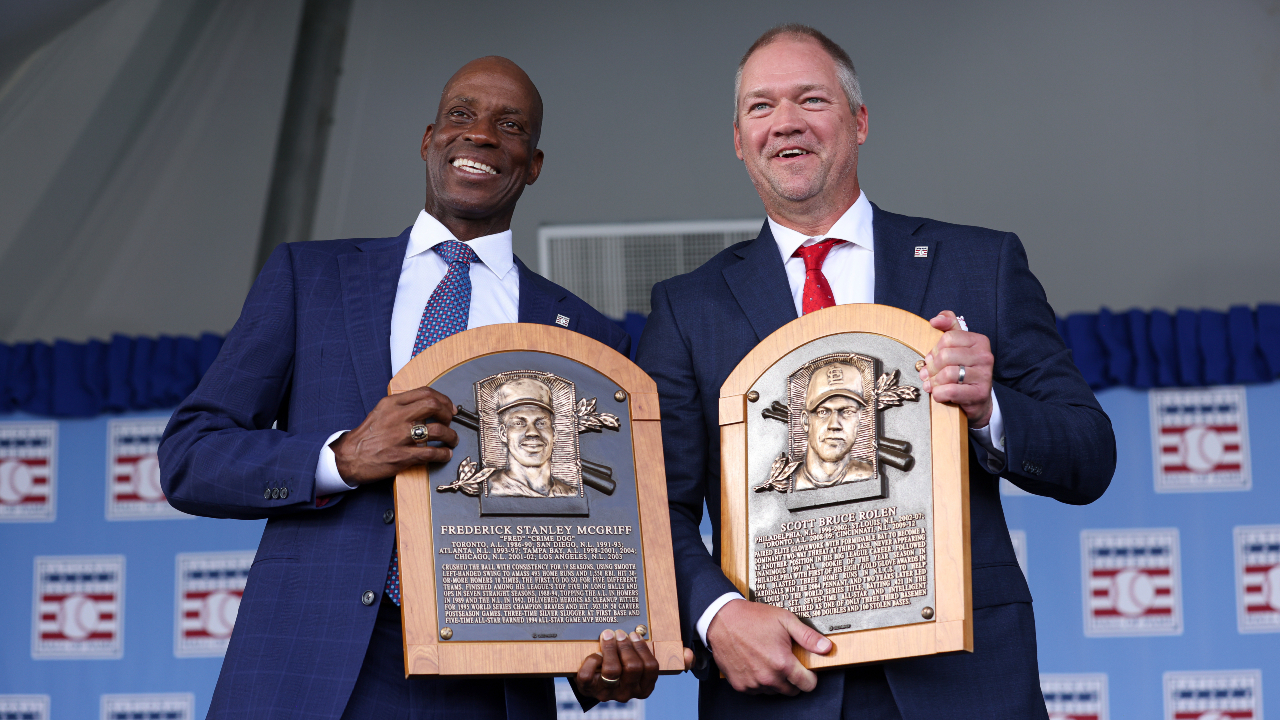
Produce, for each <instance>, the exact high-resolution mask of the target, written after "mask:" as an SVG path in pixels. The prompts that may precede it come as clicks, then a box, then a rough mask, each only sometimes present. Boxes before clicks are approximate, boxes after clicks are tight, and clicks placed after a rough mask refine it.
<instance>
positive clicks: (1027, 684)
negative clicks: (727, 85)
mask: <svg viewBox="0 0 1280 720" xmlns="http://www.w3.org/2000/svg"><path fill="white" fill-rule="evenodd" d="M735 97H736V107H735V111H734V112H735V114H734V145H735V148H736V149H737V152H738V157H739V158H740V159H742V160H743V162H744V164H745V165H746V169H747V174H748V175H749V176H750V177H751V180H752V182H753V183H754V184H755V186H756V190H757V192H758V193H759V194H760V198H761V200H763V201H764V205H765V210H766V211H767V213H768V221H767V222H766V223H765V226H764V227H763V228H762V230H761V232H760V236H759V237H757V238H756V239H755V240H753V241H750V242H746V243H741V244H738V245H735V246H733V247H731V248H728V249H727V250H725V251H724V252H722V253H720V254H719V255H717V256H716V257H714V258H712V259H711V260H710V261H708V262H707V263H706V264H705V265H703V266H702V267H701V268H699V269H697V270H695V271H694V272H692V273H689V274H688V275H683V276H680V277H676V278H672V279H670V280H667V281H665V282H662V283H660V284H658V285H657V286H655V287H654V290H653V302H652V314H651V315H650V316H649V319H648V323H647V324H646V326H645V330H644V335H643V336H642V338H641V340H640V347H639V352H638V362H639V364H640V366H641V367H643V368H644V369H645V370H646V371H647V372H648V373H649V374H650V375H651V376H652V377H653V378H654V379H655V380H656V381H657V383H658V390H659V393H660V396H661V402H662V430H663V451H664V454H665V457H666V458H667V482H668V490H667V492H668V497H669V498H670V501H671V531H672V534H673V536H674V537H673V544H674V549H675V561H676V577H677V584H678V591H679V595H680V611H681V622H682V626H683V631H684V638H685V642H686V645H688V646H690V647H692V648H693V649H694V650H695V651H696V654H697V659H696V661H695V672H696V673H697V674H698V675H699V677H700V678H702V680H703V682H702V685H701V693H700V703H699V705H700V711H701V714H702V716H703V717H707V718H719V717H724V718H733V720H742V719H744V718H751V717H760V718H766V717H767V718H779V717H796V718H805V720H820V719H828V718H841V717H845V718H868V719H880V718H884V719H889V718H906V719H907V720H926V719H927V720H939V719H941V718H1008V719H1010V720H1012V719H1015V718H1016V719H1017V720H1026V719H1027V718H1037V717H1038V718H1044V717H1046V711H1045V705H1044V701H1043V698H1042V697H1041V694H1040V690H1039V679H1038V671H1037V665H1036V642H1035V623H1034V619H1033V617H1032V610H1031V594H1030V592H1029V590H1028V588H1027V584H1026V580H1025V579H1024V578H1023V576H1022V573H1021V571H1020V570H1019V568H1018V565H1017V561H1016V560H1015V558H1014V554H1013V548H1012V545H1011V543H1010V540H1009V532H1008V528H1007V526H1006V525H1005V520H1004V513H1003V511H1002V509H1001V506H1000V496H999V493H998V481H999V477H1005V478H1008V479H1009V480H1010V481H1012V482H1013V483H1015V484H1016V485H1018V486H1019V487H1021V488H1023V489H1025V490H1027V491H1029V492H1032V493H1036V494H1039V495H1044V496H1048V497H1052V498H1055V499H1057V500H1060V501H1062V502H1065V503H1071V504H1084V503H1089V502H1092V501H1093V500H1095V499H1097V498H1098V497H1099V496H1100V495H1101V494H1102V493H1103V491H1104V490H1105V489H1106V487H1107V485H1108V484H1109V483H1110V480H1111V475H1112V472H1113V471H1114V469H1115V440H1114V437H1113V435H1112V431H1111V424H1110V421H1109V420H1108V418H1107V416H1106V415H1105V414H1104V413H1103V411H1102V408H1101V407H1100V406H1099V405H1098V403H1097V401H1096V400H1095V398H1094V396H1093V394H1092V392H1091V391H1090V390H1089V387H1088V385H1087V384H1086V383H1085V382H1084V380H1083V379H1082V377H1081V376H1080V373H1079V372H1078V371H1077V370H1076V368H1075V366H1074V365H1073V364H1072V362H1071V358H1070V355H1069V353H1068V351H1067V349H1066V347H1065V346H1064V344H1063V342H1062V339H1061V338H1060V337H1059V335H1058V333H1057V330H1056V328H1055V323H1054V315H1053V311H1052V309H1051V308H1050V307H1049V304H1048V302H1047V300H1046V297H1045V294H1044V291H1043V289H1042V288H1041V287H1040V284H1039V282H1037V281H1036V279H1035V277H1034V276H1033V275H1032V274H1031V271H1030V269H1029V268H1028V265H1027V258H1026V254H1025V253H1024V251H1023V249H1022V245H1021V243H1020V242H1019V241H1018V238H1017V237H1015V236H1014V235H1012V234H1009V233H1001V232H995V231H992V230H985V229H982V228H975V227H963V226H958V225H949V224H946V223H941V222H936V221H933V220H925V219H922V218H911V217H904V216H902V215H895V214H893V213H889V212H885V211H883V210H881V209H880V208H878V207H875V206H874V205H872V204H871V203H870V202H869V201H868V200H867V199H866V196H865V195H864V194H863V193H862V190H861V188H860V186H859V184H858V175H857V161H858V146H859V145H861V144H862V143H863V142H864V141H865V140H866V137H867V127H868V125H867V111H866V107H865V106H864V105H863V104H862V98H861V91H860V89H859V87H858V81H857V75H856V74H855V73H854V68H853V63H852V62H851V61H850V60H849V56H848V54H847V53H845V51H844V50H843V49H841V48H840V47H839V46H838V45H836V44H835V43H834V42H832V41H831V40H829V39H828V38H827V37H826V36H824V35H822V34H821V33H819V32H818V31H816V30H814V29H812V28H809V27H806V26H798V25H790V26H781V27H779V28H775V29H774V30H771V31H770V32H768V33H766V34H765V35H764V36H762V37H761V38H760V39H759V40H758V41H757V42H756V43H755V44H754V45H753V46H752V47H751V49H750V50H748V51H747V54H746V55H745V56H744V57H743V59H742V62H741V63H740V64H739V69H738V76H737V81H736V87H735ZM850 302H864V303H865V302H876V303H880V304H884V305H892V306H895V307H898V308H902V309H904V310H907V311H910V312H913V313H915V314H917V315H920V316H922V317H925V318H932V319H931V320H930V323H931V324H932V325H933V327H935V328H937V329H939V330H943V331H944V334H943V336H942V338H941V340H940V341H939V343H938V345H937V347H936V348H934V350H933V351H932V352H931V353H930V354H929V355H928V356H927V357H926V363H927V365H926V367H925V368H924V369H923V370H921V372H920V380H921V383H922V385H923V387H924V389H925V391H926V392H930V393H932V396H933V399H934V400H937V401H939V402H951V403H955V404H957V405H959V406H960V407H961V408H962V409H963V410H964V412H965V415H966V416H967V417H968V421H969V427H970V435H971V440H972V442H971V448H970V457H969V487H970V522H971V541H972V563H973V575H972V578H973V607H974V651H973V653H958V654H952V655H946V656H930V657H923V658H915V659H907V660H898V661H893V662H885V663H882V664H874V665H864V666H858V667H853V668H849V669H842V670H830V671H825V672H819V673H814V672H811V671H809V670H807V669H805V668H804V667H803V666H802V665H800V663H799V662H798V661H797V660H796V658H795V656H794V655H793V654H792V647H793V645H792V644H793V643H796V644H799V645H801V646H803V647H805V648H807V649H808V650H810V651H812V652H817V653H825V652H827V651H829V650H830V649H831V643H830V641H829V640H827V639H826V638H825V637H823V636H822V635H821V634H819V633H818V632H816V631H815V630H813V629H812V628H809V627H808V626H806V625H805V624H803V623H802V622H800V620H799V619H797V618H796V616H794V615H792V614H791V613H790V612H787V611H786V610H783V609H780V608H776V607H772V606H768V605H764V604H761V603H755V602H748V601H747V600H745V599H743V598H742V596H741V595H739V594H738V592H737V590H736V589H735V588H734V586H733V585H732V584H731V583H730V582H729V581H728V579H727V578H726V577H725V576H724V574H723V573H722V572H721V570H720V567H719V556H720V548H719V543H720V483H719V480H720V443H719V439H720V434H719V430H720V428H719V423H718V399H719V395H720V388H721V385H722V384H723V383H724V381H725V379H726V378H727V377H728V375H729V374H730V372H731V371H732V370H733V369H734V367H735V366H737V364H738V363H739V362H740V361H741V360H742V358H743V357H744V356H745V355H746V354H747V353H748V352H749V351H750V350H751V349H752V348H753V347H755V346H756V345H757V344H758V343H759V342H760V341H761V340H763V339H764V338H765V337H767V336H768V335H770V334H771V333H773V332H774V331H775V330H777V329H778V328H780V327H782V326H783V325H784V324H786V323H787V322H789V321H791V320H794V319H795V318H796V317H797V316H798V315H800V314H803V313H807V312H811V311H814V310H817V309H821V308H823V307H829V306H831V305H835V304H842V303H850ZM965 318H967V326H966V324H965ZM704 502H705V503H706V505H707V507H708V509H709V512H710V515H711V524H712V527H713V528H714V534H713V536H712V537H713V538H714V543H715V549H714V550H713V552H712V553H711V554H708V553H707V551H706V549H705V547H704V546H703V543H702V540H701V538H700V537H699V530H698V526H699V523H700V521H701V517H702V507H703V503H704ZM721 673H723V675H724V677H723V678H721V677H720V675H721Z"/></svg>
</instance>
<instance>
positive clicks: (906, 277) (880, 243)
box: [871, 203, 937, 315]
mask: <svg viewBox="0 0 1280 720" xmlns="http://www.w3.org/2000/svg"><path fill="white" fill-rule="evenodd" d="M871 207H872V210H873V212H874V214H873V215H872V220H871V227H872V231H873V232H874V234H875V239H874V241H875V245H876V248H875V266H876V287H875V299H876V303H877V304H879V305H891V306H893V307H896V308H901V309H903V310H906V311H907V312H911V313H915V314H916V315H919V314H920V311H921V309H922V308H923V307H924V290H925V286H926V285H928V284H929V273H930V271H931V270H932V269H933V258H934V256H935V255H936V254H937V253H936V243H935V241H933V240H930V239H925V238H921V237H914V234H915V232H916V231H917V230H919V229H920V226H921V225H923V224H924V221H923V220H920V219H919V218H909V217H905V216H903V215H895V214H894V213H889V212H885V211H884V210H881V209H880V208H879V207H876V205H875V204H874V203H872V205H871ZM918 248H924V251H923V252H924V254H925V256H924V257H917V255H916V251H917V249H918Z"/></svg>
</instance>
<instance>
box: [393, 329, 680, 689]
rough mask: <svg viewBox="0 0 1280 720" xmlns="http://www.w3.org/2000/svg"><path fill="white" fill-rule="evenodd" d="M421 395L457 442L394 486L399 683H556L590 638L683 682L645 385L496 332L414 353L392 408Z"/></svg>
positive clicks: (637, 374) (574, 352) (591, 352)
mask: <svg viewBox="0 0 1280 720" xmlns="http://www.w3.org/2000/svg"><path fill="white" fill-rule="evenodd" d="M421 384H427V385H430V386H431V387H432V388H434V389H436V390H438V391H440V392H442V393H444V394H445V395H447V396H449V398H450V399H452V400H453V401H454V402H455V403H456V404H457V405H458V412H457V415H455V417H454V422H453V425H454V429H455V430H456V431H457V432H458V436H459V441H458V445H457V447H456V448H455V449H454V452H453V457H452V459H451V460H450V461H449V462H447V463H443V464H440V465H435V466H431V467H428V468H425V469H422V468H415V469H414V470H413V471H410V472H407V473H402V474H401V475H400V476H399V477H397V479H396V506H397V511H396V518H397V539H398V543H399V549H400V566H401V584H402V590H403V592H402V600H403V605H402V608H403V613H404V622H405V638H406V639H405V646H406V647H405V650H406V667H407V668H409V673H410V674H465V675H474V674H490V673H494V674H497V673H501V674H523V675H529V674H564V673H572V672H576V670H577V668H578V667H579V665H581V663H582V660H583V659H584V658H585V657H586V656H587V655H588V654H590V653H591V652H595V651H596V649H598V638H599V636H600V633H601V631H602V630H604V629H606V628H609V629H618V628H621V629H624V630H626V631H627V632H632V631H635V632H638V633H639V634H641V635H642V636H644V637H646V639H649V640H650V641H652V643H653V645H654V647H655V651H656V652H655V656H656V657H658V658H659V663H660V665H661V666H662V668H663V669H664V670H680V669H683V664H682V662H681V663H680V664H679V667H678V668H677V667H674V666H672V660H673V657H674V659H675V660H677V661H678V660H679V658H680V648H679V628H678V625H677V624H676V623H677V620H676V609H675V597H674V587H675V584H674V574H673V571H672V560H671V549H670V547H671V545H670V535H669V529H668V527H669V526H668V522H667V519H666V515H667V514H666V485H665V479H664V475H663V472H662V465H661V456H660V454H659V457H658V462H657V464H656V465H655V464H654V463H653V462H651V455H652V448H650V447H649V446H650V445H651V444H652V443H655V442H656V443H658V445H659V447H660V440H659V439H655V438H654V436H653V435H654V433H657V432H658V429H657V428H658V423H657V417H656V409H657V402H656V394H655V390H654V387H653V381H652V380H650V379H649V378H648V376H646V375H644V373H643V372H641V371H640V370H639V368H637V367H636V366H634V365H632V364H631V363H630V362H629V361H628V360H627V359H626V358H624V357H622V356H621V355H618V354H617V353H616V352H613V351H612V350H610V349H609V348H607V347H605V346H603V345H600V344H599V343H596V342H595V341H593V340H590V339H589V338H586V337H585V336H582V335H578V334H576V333H571V332H569V331H566V330H561V329H559V328H552V327H548V326H542V325H503V326H490V327H487V328H478V329H476V330H470V331H467V332H464V333H459V334H458V335H455V336H452V337H450V338H448V339H446V340H444V341H441V342H440V343H437V344H436V345H434V346H432V347H431V348H429V349H428V350H426V351H424V352H423V353H421V354H420V355H419V356H418V357H416V358H415V359H414V360H413V361H412V362H411V363H410V364H409V365H407V366H406V367H405V369H404V370H402V371H401V372H400V373H399V374H397V375H396V378H395V379H394V380H393V381H392V392H397V391H399V390H400V389H408V388H410V387H416V386H419V385H421ZM642 456H643V459H642ZM424 470H425V471H424ZM658 510H660V511H661V512H659V511H658ZM673 641H674V643H675V647H674V648H672V647H670V644H671V643H672V642H673ZM664 651H665V654H666V655H667V656H673V657H665V658H664V656H663V652H664Z"/></svg>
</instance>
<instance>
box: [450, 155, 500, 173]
mask: <svg viewBox="0 0 1280 720" xmlns="http://www.w3.org/2000/svg"><path fill="white" fill-rule="evenodd" d="M449 164H450V165H452V166H454V167H456V168H458V169H459V170H461V171H462V172H465V173H467V174H469V175H497V174H498V171H497V170H496V169H494V167H493V166H491V165H486V164H484V163H482V162H480V161H478V160H471V159H469V158H454V160H453V162H451V163H449Z"/></svg>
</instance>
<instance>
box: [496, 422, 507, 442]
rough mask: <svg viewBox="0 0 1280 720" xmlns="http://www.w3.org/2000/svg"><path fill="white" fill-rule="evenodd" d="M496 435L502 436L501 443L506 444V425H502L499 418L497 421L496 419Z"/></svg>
mask: <svg viewBox="0 0 1280 720" xmlns="http://www.w3.org/2000/svg"><path fill="white" fill-rule="evenodd" d="M498 437H500V438H502V442H503V444H506V442H507V426H506V425H504V424H502V421H501V420H499V421H498Z"/></svg>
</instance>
